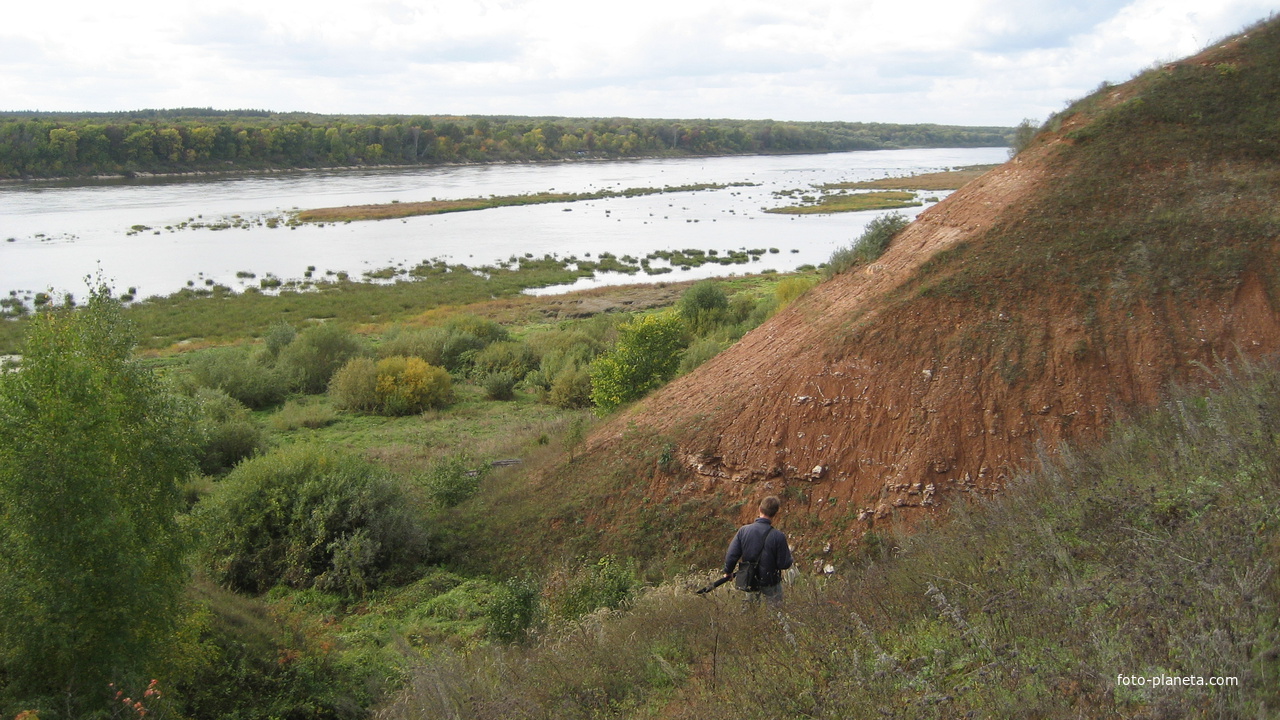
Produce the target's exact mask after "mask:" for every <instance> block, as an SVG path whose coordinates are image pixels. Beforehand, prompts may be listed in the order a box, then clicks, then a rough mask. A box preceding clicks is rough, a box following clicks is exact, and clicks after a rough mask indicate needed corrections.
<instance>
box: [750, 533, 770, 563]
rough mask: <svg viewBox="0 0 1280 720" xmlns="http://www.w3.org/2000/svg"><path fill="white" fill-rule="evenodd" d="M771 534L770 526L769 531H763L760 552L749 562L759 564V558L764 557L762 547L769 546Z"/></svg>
mask: <svg viewBox="0 0 1280 720" xmlns="http://www.w3.org/2000/svg"><path fill="white" fill-rule="evenodd" d="M771 532H773V526H772V525H770V526H769V529H768V530H765V531H764V538H763V539H762V540H761V541H760V552H758V553H756V557H755V559H754V560H751V561H750V562H753V563H756V564H759V563H760V556H761V555H764V546H765V545H768V544H769V533H771Z"/></svg>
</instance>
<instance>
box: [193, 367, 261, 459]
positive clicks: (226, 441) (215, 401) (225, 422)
mask: <svg viewBox="0 0 1280 720" xmlns="http://www.w3.org/2000/svg"><path fill="white" fill-rule="evenodd" d="M195 400H196V403H197V405H198V407H199V417H200V422H199V429H200V443H199V450H198V451H197V457H198V458H199V463H200V472H202V473H204V474H206V475H216V474H219V473H223V472H226V471H227V470H230V469H231V468H233V467H235V465H236V463H238V462H240V461H241V460H244V459H245V458H249V457H253V456H254V455H256V454H258V453H259V452H262V451H263V450H264V449H266V445H267V440H266V436H265V434H264V433H263V431H262V428H261V427H260V426H259V425H258V424H257V423H256V422H254V420H253V417H252V415H250V413H249V408H247V407H245V406H244V404H243V403H241V402H240V401H239V400H236V399H235V398H233V397H231V396H230V395H228V394H227V393H226V392H225V391H222V390H215V389H213V388H200V389H198V390H197V391H196V395H195Z"/></svg>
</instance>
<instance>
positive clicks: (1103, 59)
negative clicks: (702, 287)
mask: <svg viewBox="0 0 1280 720" xmlns="http://www.w3.org/2000/svg"><path fill="white" fill-rule="evenodd" d="M1278 9H1280V2H1278V1H1277V0H1271V1H1270V2H1263V1H1261V0H1067V1H1066V2H1064V1H1063V0H843V1H839V0H786V1H785V2H781V1H779V0H769V1H768V2H764V1H761V0H644V1H643V2H600V1H598V0H597V1H591V2H588V1H586V0H448V1H438V0H377V1H365V0H341V1H334V0H204V1H202V2H182V1H181V0H164V1H152V0H146V1H139V0H113V1H112V2H101V0H93V1H92V2H88V1H85V0H64V1H63V2H58V3H55V4H53V5H41V4H39V3H32V2H23V3H11V4H10V6H9V7H7V8H6V10H5V13H4V16H5V22H4V23H3V24H0V110H39V111H46V112H49V111H111V110H135V109H141V108H166V107H213V108H217V109H223V110H230V109H243V108H253V109H265V110H272V111H280V112H290V111H306V112H318V113H350V114H423V115H444V114H455V115H470V114H482V115H535V116H542V115H554V116H574V117H611V116H623V117H646V118H690V119H691V118H739V119H764V118H771V119H774V120H794V121H801V120H842V121H850V122H901V123H921V122H932V123H944V124H955V125H1004V126H1009V125H1014V124H1017V123H1018V122H1019V121H1021V120H1022V119H1024V118H1030V119H1033V120H1043V119H1045V118H1046V117H1048V115H1049V114H1051V113H1053V112H1055V111H1057V110H1060V109H1062V108H1063V107H1065V106H1066V105H1067V104H1068V103H1069V102H1070V101H1071V100H1073V99H1076V98H1078V97H1080V96H1082V95H1084V94H1087V93H1088V92H1089V91H1091V90H1093V89H1094V88H1096V87H1097V86H1098V85H1099V84H1100V83H1101V82H1103V81H1109V82H1123V81H1125V80H1128V79H1129V78H1131V77H1133V76H1134V75H1136V74H1137V73H1139V72H1141V71H1142V70H1144V69H1146V68H1148V67H1150V66H1152V65H1153V64H1156V63H1162V62H1168V61H1170V60H1175V59H1178V58H1180V57H1183V56H1186V55H1189V54H1192V53H1194V52H1196V51H1198V50H1200V49H1202V48H1204V47H1205V46H1207V45H1209V44H1211V43H1213V42H1216V41H1218V40H1221V39H1222V38H1223V37H1226V36H1228V35H1230V34H1233V33H1235V32H1238V31H1240V30H1242V29H1243V28H1245V27H1246V26H1248V25H1250V24H1252V23H1253V22H1256V21H1258V20H1261V19H1265V18H1267V17H1269V16H1270V15H1271V14H1272V13H1274V12H1276V11H1277V10H1278Z"/></svg>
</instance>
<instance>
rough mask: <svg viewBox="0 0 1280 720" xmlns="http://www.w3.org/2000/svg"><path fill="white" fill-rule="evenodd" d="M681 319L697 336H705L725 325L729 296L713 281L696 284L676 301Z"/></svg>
mask: <svg viewBox="0 0 1280 720" xmlns="http://www.w3.org/2000/svg"><path fill="white" fill-rule="evenodd" d="M676 309H677V310H678V311H679V312H680V317H681V318H683V319H684V321H685V323H686V324H687V325H688V326H689V331H690V332H692V333H694V334H695V335H704V334H706V333H708V332H710V331H711V330H714V329H715V328H716V327H718V326H719V325H720V324H721V323H723V322H724V321H725V320H726V318H727V316H728V314H729V296H728V295H726V294H725V292H724V290H722V289H720V285H719V284H717V283H716V282H714V281H712V280H703V281H702V282H699V283H695V284H694V285H693V286H692V287H690V288H689V289H688V290H686V291H685V292H684V294H683V295H681V296H680V299H679V300H678V301H676Z"/></svg>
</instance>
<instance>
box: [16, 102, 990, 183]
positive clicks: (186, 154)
mask: <svg viewBox="0 0 1280 720" xmlns="http://www.w3.org/2000/svg"><path fill="white" fill-rule="evenodd" d="M1012 132H1013V129H1012V128H1003V127H963V126H951V125H896V124H885V123H846V122H774V121H772V120H652V119H648V120H638V119H628V118H530V117H490V116H469V117H451V116H430V117H428V116H355V115H337V116H326V115H313V114H308V113H289V114H276V113H268V112H266V111H260V110H240V111H215V110H203V109H179V110H143V111H137V112H130V113H58V114H44V113H0V178H39V177H72V176H81V175H103V174H126V175H127V174H131V173H173V172H196V171H225V170H240V169H266V168H319V167H343V166H351V165H431V164H437V163H459V162H469V163H476V162H510V161H531V160H557V159H565V158H611V157H641V156H664V155H667V156H680V155H734V154H753V153H806V152H839V151H847V150H876V149H892V148H903V147H992V146H1005V145H1008V144H1009V139H1010V137H1011V135H1012Z"/></svg>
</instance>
